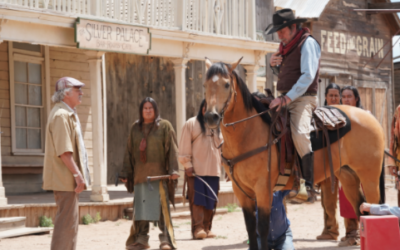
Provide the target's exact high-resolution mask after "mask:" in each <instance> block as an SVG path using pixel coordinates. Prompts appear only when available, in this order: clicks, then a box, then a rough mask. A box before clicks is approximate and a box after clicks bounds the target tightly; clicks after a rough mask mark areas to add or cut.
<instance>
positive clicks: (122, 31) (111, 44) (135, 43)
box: [75, 18, 151, 54]
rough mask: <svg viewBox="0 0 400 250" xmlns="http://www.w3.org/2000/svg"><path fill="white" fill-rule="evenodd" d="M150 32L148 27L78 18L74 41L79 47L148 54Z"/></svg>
mask: <svg viewBox="0 0 400 250" xmlns="http://www.w3.org/2000/svg"><path fill="white" fill-rule="evenodd" d="M150 40H151V34H150V32H149V29H148V28H145V27H138V26H131V25H124V24H115V23H104V22H99V21H93V20H87V19H81V18H79V19H78V21H77V22H76V24H75V41H76V43H77V47H78V48H80V49H90V50H103V51H114V52H123V53H134V54H148V53H149V50H150Z"/></svg>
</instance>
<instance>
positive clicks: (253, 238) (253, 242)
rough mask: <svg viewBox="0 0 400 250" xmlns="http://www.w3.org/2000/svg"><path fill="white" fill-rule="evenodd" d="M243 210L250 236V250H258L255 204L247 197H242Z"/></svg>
mask: <svg viewBox="0 0 400 250" xmlns="http://www.w3.org/2000/svg"><path fill="white" fill-rule="evenodd" d="M240 203H241V204H242V210H243V215H244V221H245V223H246V229H247V234H248V236H249V241H250V243H249V246H250V248H249V249H250V250H258V245H257V232H256V227H257V220H256V216H255V208H256V206H255V202H254V201H252V200H250V199H249V198H247V197H242V201H241V202H240Z"/></svg>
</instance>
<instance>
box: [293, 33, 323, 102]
mask: <svg viewBox="0 0 400 250" xmlns="http://www.w3.org/2000/svg"><path fill="white" fill-rule="evenodd" d="M320 58H321V48H320V46H319V44H318V42H317V41H316V40H315V39H314V38H313V37H310V36H309V37H308V38H307V39H306V41H305V42H304V43H303V46H302V47H301V59H300V70H301V76H300V78H299V80H297V82H296V83H295V84H294V85H293V87H292V89H291V90H290V91H289V92H287V94H286V95H287V96H288V97H289V98H290V99H291V100H292V101H294V100H295V99H297V98H299V97H300V96H302V95H303V94H304V93H306V91H307V89H308V88H309V87H310V85H311V83H312V82H313V81H314V78H315V76H316V75H317V71H318V67H319V59H320Z"/></svg>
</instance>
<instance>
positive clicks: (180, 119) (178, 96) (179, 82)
mask: <svg viewBox="0 0 400 250" xmlns="http://www.w3.org/2000/svg"><path fill="white" fill-rule="evenodd" d="M172 62H173V63H174V70H175V113H176V138H177V139H178V143H179V140H180V139H181V134H182V128H183V125H184V124H185V122H186V68H187V65H186V63H187V62H188V60H187V59H186V58H177V59H173V60H172ZM179 169H180V170H184V167H183V165H182V164H180V163H179ZM179 175H180V177H179V181H178V183H179V184H178V187H177V189H178V190H179V191H178V190H176V193H181V191H180V190H182V188H183V182H184V181H183V180H184V173H183V172H182V171H179Z"/></svg>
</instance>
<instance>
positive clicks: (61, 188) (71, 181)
mask: <svg viewBox="0 0 400 250" xmlns="http://www.w3.org/2000/svg"><path fill="white" fill-rule="evenodd" d="M83 86H85V84H83V83H82V82H80V81H78V80H76V79H74V78H71V77H63V78H61V79H59V80H58V81H57V82H56V91H55V93H54V95H53V96H52V98H51V99H52V101H53V102H55V105H54V107H53V109H52V110H51V112H50V115H49V118H48V121H47V125H46V144H45V153H44V167H43V189H44V190H53V193H54V198H55V201H56V205H57V214H56V218H55V221H54V230H53V236H52V238H51V249H52V250H64V249H65V250H74V249H76V243H77V236H78V225H79V193H81V192H82V191H83V190H85V189H86V188H87V187H88V186H89V185H90V175H89V168H88V156H87V153H86V148H85V144H84V142H83V135H82V130H81V124H80V122H79V117H78V114H77V113H76V107H77V106H78V105H79V104H81V102H82V96H83V91H82V87H83Z"/></svg>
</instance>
